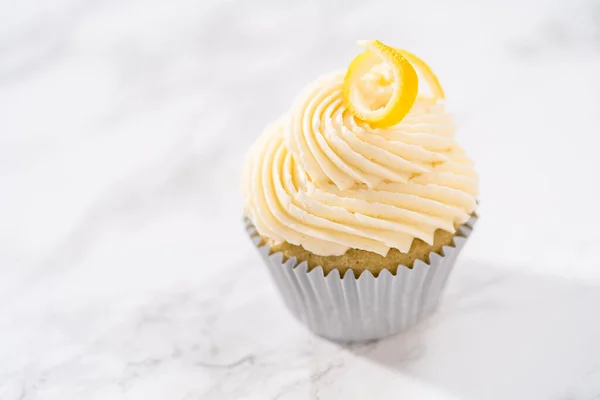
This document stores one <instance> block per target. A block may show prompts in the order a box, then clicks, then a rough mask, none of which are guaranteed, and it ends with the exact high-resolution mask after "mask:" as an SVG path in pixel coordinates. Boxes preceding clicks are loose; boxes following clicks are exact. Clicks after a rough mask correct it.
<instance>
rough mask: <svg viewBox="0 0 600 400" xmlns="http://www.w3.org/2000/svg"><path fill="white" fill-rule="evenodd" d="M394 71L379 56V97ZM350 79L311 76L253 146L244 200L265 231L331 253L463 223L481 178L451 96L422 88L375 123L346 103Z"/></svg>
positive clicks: (399, 243) (372, 86)
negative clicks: (451, 109)
mask: <svg viewBox="0 0 600 400" xmlns="http://www.w3.org/2000/svg"><path fill="white" fill-rule="evenodd" d="M388 73H389V71H387V70H386V66H385V65H381V66H378V67H377V68H373V71H372V72H371V73H370V74H368V76H367V77H366V79H365V83H364V85H365V91H366V93H368V95H369V99H370V101H371V103H372V104H375V105H377V104H381V103H385V101H386V98H388V97H389V93H388V92H387V91H386V86H385V85H379V84H377V82H385V79H383V80H382V77H383V78H385V75H386V74H388ZM343 80H344V72H338V73H333V74H331V75H328V76H326V77H324V78H321V79H319V80H317V81H315V82H314V83H313V84H311V85H309V86H308V87H307V88H306V89H305V90H304V91H303V92H302V93H301V95H300V96H299V97H298V98H297V100H296V102H295V104H294V106H293V107H292V109H291V111H290V113H289V114H288V115H285V116H283V117H282V118H281V119H279V120H278V121H276V122H275V123H273V124H272V125H270V126H268V127H267V128H266V129H265V131H264V132H263V134H262V135H261V137H260V138H259V139H258V141H257V142H256V143H255V144H254V145H253V147H252V148H251V150H250V152H249V154H248V159H247V162H246V168H245V173H244V179H243V182H244V187H243V192H244V207H245V212H246V214H247V216H248V217H249V218H250V219H251V220H252V222H253V223H254V225H255V226H256V229H257V231H258V232H259V234H260V235H261V236H263V237H265V238H267V239H269V240H272V241H274V242H275V243H281V242H284V241H287V242H289V243H291V244H295V245H301V246H303V247H304V248H305V249H306V250H309V251H311V252H312V253H314V254H318V255H323V256H333V255H341V254H343V253H345V252H346V251H347V250H348V249H349V248H355V249H360V250H366V251H371V252H375V253H378V254H380V255H383V256H385V255H386V254H387V252H388V251H389V249H390V248H396V249H398V250H399V251H401V252H404V253H406V252H408V251H409V250H410V246H411V244H412V241H413V240H414V239H415V238H419V239H421V240H423V241H425V242H427V243H429V244H433V237H434V232H435V231H436V230H437V229H443V230H446V231H449V232H455V227H456V226H457V225H459V224H461V223H464V222H466V221H467V220H468V218H469V215H470V214H471V213H472V212H473V211H474V209H475V207H476V198H475V196H476V195H477V190H478V189H477V186H478V179H477V174H476V172H475V170H474V168H473V163H472V162H471V161H470V160H469V159H468V158H467V157H466V156H465V154H464V152H463V151H462V149H461V148H460V147H458V145H457V143H456V142H455V140H454V138H453V136H454V133H455V126H454V124H453V122H452V118H451V116H450V115H449V114H448V113H446V111H445V109H444V104H443V101H441V100H434V99H429V98H425V97H419V98H418V99H417V101H416V102H415V104H414V106H413V108H412V109H411V111H410V112H409V113H408V115H407V116H406V117H405V118H404V119H403V120H402V121H401V122H400V123H399V124H397V125H395V126H392V127H389V128H372V127H371V126H370V125H369V124H367V123H364V122H362V121H360V120H357V119H355V118H354V116H353V115H352V114H351V113H350V112H349V111H348V110H347V108H346V107H345V105H344V102H343Z"/></svg>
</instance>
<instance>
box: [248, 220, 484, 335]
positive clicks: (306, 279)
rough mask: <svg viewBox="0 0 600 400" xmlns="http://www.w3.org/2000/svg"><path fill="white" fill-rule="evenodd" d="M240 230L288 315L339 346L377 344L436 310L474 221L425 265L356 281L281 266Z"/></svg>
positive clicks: (301, 266)
mask: <svg viewBox="0 0 600 400" xmlns="http://www.w3.org/2000/svg"><path fill="white" fill-rule="evenodd" d="M244 221H245V224H246V230H247V232H248V234H249V235H250V238H251V239H252V242H253V243H254V244H255V245H256V246H257V248H258V251H259V253H260V254H261V256H262V258H263V260H264V261H265V264H266V265H267V267H268V269H269V271H270V273H271V276H272V277H273V281H274V282H275V285H276V286H277V287H278V288H279V292H280V293H281V296H282V297H283V300H284V302H285V304H286V306H287V307H288V308H289V309H290V311H291V312H292V314H293V315H294V316H295V317H296V318H297V319H298V320H300V321H301V322H303V323H304V324H306V325H307V326H308V327H309V328H310V329H311V330H312V331H313V332H315V333H316V334H317V335H320V336H323V337H326V338H328V339H331V340H335V341H341V342H356V341H365V340H373V339H379V338H383V337H386V336H390V335H393V334H396V333H398V332H400V331H403V330H405V329H406V328H408V327H410V326H412V325H414V324H416V323H417V322H418V321H420V320H421V319H423V318H424V317H426V316H428V315H429V314H431V313H432V312H433V311H434V310H435V308H436V307H437V305H438V303H439V300H440V297H441V294H442V292H443V290H444V287H445V284H446V281H447V279H448V276H449V274H450V271H451V270H452V267H453V266H454V262H455V260H456V257H457V256H458V254H459V253H460V251H461V250H462V248H463V246H464V244H465V242H466V241H467V239H468V237H469V235H470V233H471V231H472V229H473V226H474V224H475V222H476V221H477V217H475V216H473V217H472V218H471V219H470V220H469V221H467V222H466V223H465V224H463V225H461V226H460V228H459V229H458V231H457V233H456V235H455V236H454V240H453V242H454V246H444V247H443V248H442V255H440V254H437V253H435V252H431V253H429V264H427V263H425V262H424V261H421V260H417V261H415V263H414V265H413V267H412V268H406V267H405V266H403V265H400V266H398V270H397V272H396V274H395V275H393V274H392V273H391V272H390V271H389V270H387V269H386V270H383V271H381V272H380V273H379V275H378V276H377V277H375V276H373V274H372V273H371V272H370V271H363V272H362V273H361V274H360V276H359V277H358V278H356V277H355V275H354V272H353V271H352V270H350V269H348V270H347V271H346V273H345V274H344V275H343V276H341V275H340V272H339V271H338V270H333V271H331V272H330V273H329V274H327V276H325V275H324V273H323V268H322V267H316V268H313V269H312V270H310V271H308V264H307V263H306V261H305V262H302V263H298V262H297V260H296V258H295V257H294V258H290V259H288V260H287V261H285V262H284V261H283V254H282V253H273V254H272V253H271V248H270V247H269V245H267V244H264V243H262V240H261V238H260V236H259V235H258V233H257V232H256V229H255V227H254V225H253V224H252V222H251V221H250V220H249V219H248V218H245V219H244Z"/></svg>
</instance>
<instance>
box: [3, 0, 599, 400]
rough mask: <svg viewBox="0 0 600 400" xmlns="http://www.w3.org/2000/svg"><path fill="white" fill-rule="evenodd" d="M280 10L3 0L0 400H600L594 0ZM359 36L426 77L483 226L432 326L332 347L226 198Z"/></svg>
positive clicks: (262, 5) (111, 0)
mask: <svg viewBox="0 0 600 400" xmlns="http://www.w3.org/2000/svg"><path fill="white" fill-rule="evenodd" d="M285 3H287V2H275V1H273V2H267V1H261V2H243V1H222V2H221V1H217V0H213V1H197V0H194V1H193V0H173V1H168V2H167V1H158V0H153V1H150V0H119V1H117V0H97V1H80V0H60V1H41V0H38V1H27V2H17V1H14V2H10V3H9V2H4V4H2V5H1V6H0V399H2V400H42V399H43V400H51V399H52V400H54V399H56V400H58V399H60V400H70V399H78V400H79V399H94V400H95V399H144V400H152V399H161V400H162V399H169V400H191V399H284V400H285V399H379V398H386V399H389V398H407V399H503V400H504V399H528V400H530V399H553V400H591V399H599V398H600V342H599V339H600V321H599V317H598V315H599V313H598V305H599V304H600V261H599V259H598V256H597V254H596V250H597V240H598V229H597V226H598V224H599V223H600V209H599V207H598V204H599V203H600V192H599V189H598V185H599V182H600V157H598V146H599V145H600V134H599V132H600V97H599V96H598V93H599V91H600V73H599V71H600V4H599V3H598V2H597V1H595V0H587V1H585V0H578V1H569V0H563V1H554V0H520V1H516V0H511V1H503V2H499V1H498V2H486V1H476V0H459V1H452V2H450V1H444V0H437V1H433V0H423V1H400V2H398V1H394V2H389V3H382V2H369V3H372V4H373V3H377V4H374V5H371V6H367V5H366V4H364V3H366V2H364V3H363V2H358V1H348V2H338V4H337V5H335V4H333V3H331V2H329V3H327V2H316V1H315V2H309V1H305V2H297V3H296V5H291V4H290V5H288V4H285ZM289 3H291V2H289ZM362 37H376V38H380V39H382V40H385V41H388V42H390V43H394V44H396V45H399V46H402V47H406V48H408V49H411V50H413V51H414V52H416V53H417V54H419V55H422V56H423V57H424V58H425V59H427V60H428V61H429V62H430V64H431V65H432V66H433V67H434V68H435V70H436V72H438V75H439V76H440V79H441V80H442V82H443V83H444V86H445V88H446V91H447V94H448V97H449V100H450V105H451V107H452V108H453V109H454V111H455V113H456V116H457V117H456V118H457V121H458V123H459V124H460V128H461V130H460V133H459V140H460V141H461V143H463V144H464V147H465V148H466V149H467V151H468V152H469V153H470V154H471V155H472V157H473V158H474V159H475V161H476V162H477V165H478V170H479V172H480V175H481V179H482V187H481V207H480V214H481V216H482V218H481V220H480V222H479V224H478V226H477V229H476V231H475V233H474V235H473V237H472V240H471V241H470V242H469V244H468V245H467V247H466V249H465V251H464V253H463V254H462V256H461V259H460V261H459V263H458V265H457V269H456V273H455V274H454V276H453V277H452V278H451V281H450V284H449V287H448V291H447V294H446V297H445V299H444V302H443V305H442V307H441V309H440V310H439V312H438V313H437V314H436V315H435V316H433V317H432V318H430V319H429V320H427V321H426V322H424V323H422V324H421V325H419V326H417V327H416V328H415V329H413V330H411V331H408V332H406V333H404V334H402V335H400V336H397V337H395V338H392V339H388V340H383V341H380V342H377V343H370V344H365V345H356V346H353V347H342V346H339V345H335V344H332V343H330V342H327V341H324V340H322V339H319V338H317V337H315V336H313V335H311V334H310V333H309V332H308V331H306V330H305V329H304V327H303V326H301V325H299V324H298V323H297V322H296V321H295V320H293V319H292V317H291V316H290V314H289V313H288V312H287V310H285V309H284V306H283V304H282V302H281V301H280V299H279V298H278V297H277V293H276V292H275V290H274V288H273V286H272V285H271V283H270V281H269V277H268V275H267V271H266V269H265V268H264V267H263V266H262V265H261V261H260V260H259V257H258V255H257V254H256V253H255V250H254V249H253V248H252V245H251V243H250V242H249V241H248V240H247V238H246V237H245V233H244V230H243V228H242V224H241V208H240V203H241V201H240V194H239V191H238V188H239V174H240V170H241V165H242V160H243V154H244V152H245V150H246V148H247V147H248V146H249V144H250V143H251V142H252V141H253V140H254V139H255V137H256V136H257V135H258V134H259V132H260V130H261V128H262V127H263V126H264V125H265V123H267V122H269V121H271V120H273V119H274V118H276V117H277V116H278V115H279V114H280V113H282V112H284V111H285V110H286V108H287V107H288V106H289V105H290V103H291V101H292V99H293V97H294V94H295V93H296V92H297V91H298V90H299V89H300V88H301V87H302V86H303V85H304V84H306V83H307V82H309V81H310V80H311V79H314V78H315V77H317V76H318V75H319V74H320V73H324V72H327V71H329V70H332V69H335V68H343V67H344V66H345V65H346V64H347V63H348V62H349V60H350V59H351V58H352V57H353V56H354V55H355V54H356V52H357V51H358V48H357V47H356V46H355V44H354V42H353V41H354V40H355V39H356V38H362Z"/></svg>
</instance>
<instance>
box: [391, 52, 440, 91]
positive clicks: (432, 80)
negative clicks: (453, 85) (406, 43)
mask: <svg viewBox="0 0 600 400" xmlns="http://www.w3.org/2000/svg"><path fill="white" fill-rule="evenodd" d="M394 50H396V51H397V52H398V53H400V54H402V55H403V56H404V58H406V59H407V60H408V61H410V63H411V64H412V65H413V67H415V68H416V69H417V70H418V72H419V73H420V74H421V76H422V77H423V78H424V79H425V81H427V84H428V85H429V87H430V88H431V91H432V93H433V95H434V97H436V98H438V99H444V98H445V95H444V89H442V85H440V81H438V78H437V76H435V74H434V73H433V71H432V70H431V68H430V67H429V65H427V63H426V62H425V61H423V60H421V59H420V58H419V57H417V56H415V55H414V54H412V53H410V52H409V51H407V50H403V49H394Z"/></svg>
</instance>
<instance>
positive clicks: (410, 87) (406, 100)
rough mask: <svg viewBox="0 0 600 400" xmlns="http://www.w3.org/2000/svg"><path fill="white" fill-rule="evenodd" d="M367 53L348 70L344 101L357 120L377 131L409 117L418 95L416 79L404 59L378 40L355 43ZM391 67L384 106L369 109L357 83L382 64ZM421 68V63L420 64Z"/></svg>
mask: <svg viewBox="0 0 600 400" xmlns="http://www.w3.org/2000/svg"><path fill="white" fill-rule="evenodd" d="M358 43H359V45H360V46H362V47H364V48H365V49H366V51H365V52H363V53H361V54H359V55H358V56H357V57H356V58H354V60H352V62H351V63H350V66H349V67H348V71H347V73H346V76H345V78H344V101H345V103H346V107H347V108H348V110H349V111H350V112H351V113H352V115H354V116H355V117H356V118H358V119H360V120H362V121H365V122H368V123H369V124H371V126H373V127H376V128H385V127H388V126H392V125H396V124H397V123H399V122H400V121H402V119H403V118H404V117H405V116H406V114H408V112H409V111H410V109H411V108H412V106H413V104H414V103H415V100H416V98H417V94H418V91H419V77H418V75H417V72H416V71H415V69H414V67H413V66H412V64H411V63H410V61H409V60H407V58H406V57H405V56H403V55H402V54H401V53H400V52H398V51H397V50H395V49H394V48H392V47H389V46H387V45H385V44H383V43H381V42H380V41H378V40H364V41H359V42H358ZM382 60H383V61H384V62H386V63H387V64H388V65H390V67H391V69H392V74H393V78H394V79H393V81H392V82H391V83H390V84H391V85H392V86H393V91H392V94H391V96H390V98H389V100H388V102H387V104H385V106H383V107H381V108H377V109H372V108H371V107H369V105H368V104H365V103H366V102H365V100H364V99H363V98H362V95H361V92H360V89H359V83H360V80H361V78H362V76H364V75H365V73H367V72H369V71H370V70H371V68H372V67H373V66H374V65H375V64H378V63H380V62H381V61H382ZM423 64H424V63H423Z"/></svg>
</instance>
